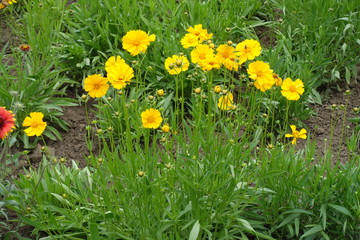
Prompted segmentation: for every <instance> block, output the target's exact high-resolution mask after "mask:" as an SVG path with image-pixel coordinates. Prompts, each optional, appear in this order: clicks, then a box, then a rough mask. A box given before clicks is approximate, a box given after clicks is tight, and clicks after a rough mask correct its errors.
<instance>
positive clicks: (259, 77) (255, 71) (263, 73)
mask: <svg viewBox="0 0 360 240" xmlns="http://www.w3.org/2000/svg"><path fill="white" fill-rule="evenodd" d="M247 72H248V74H249V77H250V78H251V79H254V80H255V81H258V83H259V84H261V85H264V84H267V83H268V84H271V86H272V85H273V84H274V83H275V81H274V78H273V74H272V70H271V69H270V65H269V64H267V63H265V62H263V61H255V62H252V63H250V64H249V66H248V69H247Z"/></svg>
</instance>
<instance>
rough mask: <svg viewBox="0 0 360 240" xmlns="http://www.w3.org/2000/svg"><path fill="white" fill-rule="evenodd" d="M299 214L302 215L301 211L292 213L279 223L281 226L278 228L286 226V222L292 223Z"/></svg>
mask: <svg viewBox="0 0 360 240" xmlns="http://www.w3.org/2000/svg"><path fill="white" fill-rule="evenodd" d="M299 215H300V213H294V214H290V215H289V216H287V217H286V218H285V219H284V220H283V221H282V222H281V223H280V224H279V226H277V227H276V229H278V228H281V227H283V226H285V225H286V224H288V223H290V222H291V221H293V220H294V219H295V218H297V217H298V216H299Z"/></svg>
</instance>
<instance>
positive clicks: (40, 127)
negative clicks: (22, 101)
mask: <svg viewBox="0 0 360 240" xmlns="http://www.w3.org/2000/svg"><path fill="white" fill-rule="evenodd" d="M43 117H44V114H42V113H41V112H32V113H30V117H26V118H25V119H24V122H23V124H22V125H23V127H28V128H26V129H25V130H24V132H25V133H26V135H28V136H29V137H31V136H35V135H36V136H40V135H41V134H42V133H43V132H44V130H45V128H46V126H47V123H46V122H44V121H43Z"/></svg>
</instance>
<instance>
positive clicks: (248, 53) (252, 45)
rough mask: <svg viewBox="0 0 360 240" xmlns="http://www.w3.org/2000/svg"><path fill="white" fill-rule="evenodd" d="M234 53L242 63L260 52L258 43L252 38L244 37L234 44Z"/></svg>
mask: <svg viewBox="0 0 360 240" xmlns="http://www.w3.org/2000/svg"><path fill="white" fill-rule="evenodd" d="M236 51H237V53H236V55H237V56H239V57H240V62H241V63H244V62H246V61H247V60H253V59H254V58H255V57H257V56H259V55H260V53H261V46H260V43H259V42H258V41H256V40H253V39H246V40H244V41H242V42H241V43H239V44H238V45H236Z"/></svg>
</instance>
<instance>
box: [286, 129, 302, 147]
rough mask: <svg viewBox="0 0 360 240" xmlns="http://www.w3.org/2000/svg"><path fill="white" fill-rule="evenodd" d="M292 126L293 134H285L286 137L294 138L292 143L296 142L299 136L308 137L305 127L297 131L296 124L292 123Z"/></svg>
mask: <svg viewBox="0 0 360 240" xmlns="http://www.w3.org/2000/svg"><path fill="white" fill-rule="evenodd" d="M290 128H291V131H292V134H289V133H287V134H285V137H287V138H291V137H292V138H293V140H292V141H291V144H296V140H297V139H298V138H302V139H306V133H307V131H306V130H305V129H304V128H303V129H301V130H300V131H297V130H296V126H295V125H290Z"/></svg>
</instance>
